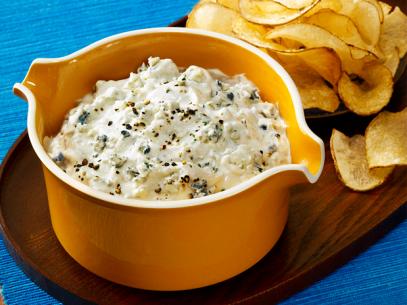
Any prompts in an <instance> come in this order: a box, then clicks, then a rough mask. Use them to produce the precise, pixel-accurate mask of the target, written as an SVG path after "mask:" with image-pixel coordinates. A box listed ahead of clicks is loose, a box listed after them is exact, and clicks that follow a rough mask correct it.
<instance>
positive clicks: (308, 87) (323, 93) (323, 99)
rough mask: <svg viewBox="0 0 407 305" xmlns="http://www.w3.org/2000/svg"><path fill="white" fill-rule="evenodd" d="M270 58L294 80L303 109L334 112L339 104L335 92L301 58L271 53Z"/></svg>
mask: <svg viewBox="0 0 407 305" xmlns="http://www.w3.org/2000/svg"><path fill="white" fill-rule="evenodd" d="M270 56H272V57H274V58H275V59H276V60H277V61H278V62H279V63H280V64H281V65H282V66H283V67H284V68H285V69H286V70H287V72H288V73H289V74H290V76H291V77H292V79H293V80H294V82H295V84H296V85H297V88H298V92H299V93H300V96H301V101H302V105H303V107H304V109H310V108H318V109H321V110H324V111H328V112H334V111H335V110H336V109H337V108H338V106H339V103H340V102H339V99H338V96H337V95H336V93H335V91H334V90H333V89H332V88H330V87H329V86H328V85H327V83H326V82H325V81H324V79H323V78H322V77H321V76H320V75H319V74H318V73H317V72H316V71H314V70H313V69H310V68H309V67H308V66H307V65H306V64H305V62H304V61H303V60H302V59H301V58H299V57H292V56H290V55H286V54H284V53H279V54H278V53H273V52H271V53H270Z"/></svg>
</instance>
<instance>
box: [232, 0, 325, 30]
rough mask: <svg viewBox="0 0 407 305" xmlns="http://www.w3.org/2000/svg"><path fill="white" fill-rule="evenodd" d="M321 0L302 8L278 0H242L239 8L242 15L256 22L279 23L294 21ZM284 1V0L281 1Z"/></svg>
mask: <svg viewBox="0 0 407 305" xmlns="http://www.w3.org/2000/svg"><path fill="white" fill-rule="evenodd" d="M319 1H320V0H316V1H312V3H311V4H310V5H308V6H306V7H304V8H302V9H291V8H288V7H286V6H284V5H282V4H280V3H278V2H276V1H272V0H270V1H262V0H240V1H239V8H240V13H241V14H242V16H243V17H244V18H245V19H247V20H249V21H251V22H254V23H260V24H266V25H270V26H271V25H279V24H284V23H288V22H290V21H293V20H295V19H297V18H299V17H301V16H302V15H303V14H305V13H306V12H307V11H309V10H310V9H312V8H313V7H314V6H315V5H316V4H317V3H318V2H319ZM281 2H282V1H281Z"/></svg>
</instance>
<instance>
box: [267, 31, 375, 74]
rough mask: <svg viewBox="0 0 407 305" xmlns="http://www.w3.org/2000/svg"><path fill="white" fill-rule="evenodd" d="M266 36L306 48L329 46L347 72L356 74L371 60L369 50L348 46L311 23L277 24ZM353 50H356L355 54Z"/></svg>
mask: <svg viewBox="0 0 407 305" xmlns="http://www.w3.org/2000/svg"><path fill="white" fill-rule="evenodd" d="M266 38H267V39H272V40H275V39H278V38H288V39H292V40H295V41H298V42H300V43H302V44H303V45H304V46H305V47H306V48H322V47H327V48H331V49H333V50H334V51H335V52H336V53H337V54H338V56H339V57H340V59H341V62H342V68H343V69H344V70H345V71H346V72H348V73H356V74H358V73H359V72H361V70H362V69H363V66H364V64H365V62H366V61H370V60H371V58H369V57H370V56H369V55H370V53H369V52H367V51H365V50H362V49H358V48H355V47H352V46H349V45H347V44H346V43H345V42H344V41H342V40H341V39H339V38H338V37H336V36H335V35H333V34H331V33H330V32H328V31H327V30H325V29H323V28H321V27H319V26H316V25H312V24H301V23H294V24H286V25H282V26H278V27H275V28H273V29H271V30H270V32H269V33H268V34H267V35H266ZM353 50H357V51H358V55H357V56H356V55H355V54H356V53H354V52H353ZM362 55H364V56H362Z"/></svg>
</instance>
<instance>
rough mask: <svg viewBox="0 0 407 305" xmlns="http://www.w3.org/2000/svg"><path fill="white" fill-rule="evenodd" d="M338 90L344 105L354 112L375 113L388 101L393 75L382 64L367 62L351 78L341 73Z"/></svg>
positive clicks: (362, 113) (391, 90)
mask: <svg viewBox="0 0 407 305" xmlns="http://www.w3.org/2000/svg"><path fill="white" fill-rule="evenodd" d="M338 92H339V95H340V97H341V99H342V101H343V102H344V104H345V105H346V107H347V108H348V109H349V110H351V111H353V112H354V113H356V114H359V115H371V114H375V113H377V112H379V111H380V110H381V109H382V108H383V107H384V106H386V105H387V104H388V103H389V101H390V98H391V95H392V93H393V77H392V74H391V72H390V70H389V69H387V68H386V67H385V66H384V65H382V64H379V63H371V64H367V65H366V66H365V67H364V69H363V70H362V71H361V72H360V74H358V75H357V77H356V78H355V79H353V80H352V79H351V77H350V76H349V75H348V74H346V73H343V74H342V77H341V79H340V80H339V83H338Z"/></svg>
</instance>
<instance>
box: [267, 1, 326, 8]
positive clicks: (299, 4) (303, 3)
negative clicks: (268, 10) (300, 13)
mask: <svg viewBox="0 0 407 305" xmlns="http://www.w3.org/2000/svg"><path fill="white" fill-rule="evenodd" d="M272 1H274V2H277V3H279V4H281V5H284V6H285V7H286V8H292V9H297V10H300V9H303V8H304V7H308V6H310V5H313V4H314V2H319V1H316V0H272Z"/></svg>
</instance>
